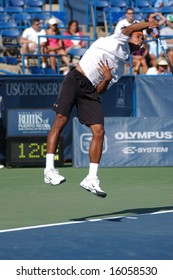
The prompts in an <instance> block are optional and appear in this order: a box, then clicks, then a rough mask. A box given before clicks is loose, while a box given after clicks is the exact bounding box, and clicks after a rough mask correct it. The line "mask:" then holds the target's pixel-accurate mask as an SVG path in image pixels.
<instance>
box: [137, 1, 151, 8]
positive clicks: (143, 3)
mask: <svg viewBox="0 0 173 280" xmlns="http://www.w3.org/2000/svg"><path fill="white" fill-rule="evenodd" d="M136 7H139V8H144V7H150V3H149V1H147V0H136Z"/></svg>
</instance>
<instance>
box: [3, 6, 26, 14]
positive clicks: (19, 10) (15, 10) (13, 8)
mask: <svg viewBox="0 0 173 280" xmlns="http://www.w3.org/2000/svg"><path fill="white" fill-rule="evenodd" d="M5 11H6V13H22V12H23V8H22V7H18V6H8V7H7V8H5Z"/></svg>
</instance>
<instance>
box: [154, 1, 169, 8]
mask: <svg viewBox="0 0 173 280" xmlns="http://www.w3.org/2000/svg"><path fill="white" fill-rule="evenodd" d="M170 6H173V0H156V2H155V4H154V7H155V8H162V7H170Z"/></svg>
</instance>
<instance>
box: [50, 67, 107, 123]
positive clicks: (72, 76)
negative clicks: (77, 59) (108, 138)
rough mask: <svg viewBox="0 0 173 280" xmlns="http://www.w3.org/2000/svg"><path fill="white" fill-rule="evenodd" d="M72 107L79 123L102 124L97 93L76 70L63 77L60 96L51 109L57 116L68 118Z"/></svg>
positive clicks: (101, 112) (88, 81)
mask: <svg viewBox="0 0 173 280" xmlns="http://www.w3.org/2000/svg"><path fill="white" fill-rule="evenodd" d="M74 105H75V106H76V108H77V113H78V119H79V121H80V122H81V123H83V124H85V125H87V126H90V125H92V124H102V125H103V124H104V117H103V110H102V106H101V101H100V97H99V93H98V92H97V90H96V88H95V87H94V86H93V85H92V83H91V82H90V80H89V79H88V78H87V77H85V76H84V75H83V74H82V73H80V72H79V71H78V70H76V69H74V70H72V71H70V72H69V73H68V74H67V75H66V76H65V78H64V81H63V83H62V87H61V90H60V95H59V97H58V99H57V102H56V103H55V104H54V106H53V109H54V110H55V111H56V113H57V114H58V113H59V114H62V115H63V116H66V117H67V118H69V116H70V113H71V110H72V108H73V106H74Z"/></svg>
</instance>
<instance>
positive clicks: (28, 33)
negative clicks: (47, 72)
mask: <svg viewBox="0 0 173 280" xmlns="http://www.w3.org/2000/svg"><path fill="white" fill-rule="evenodd" d="M39 36H44V37H40V46H39ZM45 36H46V32H45V30H44V29H41V22H40V20H39V19H38V18H33V19H32V20H31V27H28V28H26V29H25V30H24V31H23V34H22V36H21V38H20V43H21V52H22V54H26V56H25V58H24V63H25V67H28V57H27V54H38V53H41V54H45V47H46V43H47V39H46V37H45ZM42 67H43V68H45V67H46V57H44V56H43V57H42Z"/></svg>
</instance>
